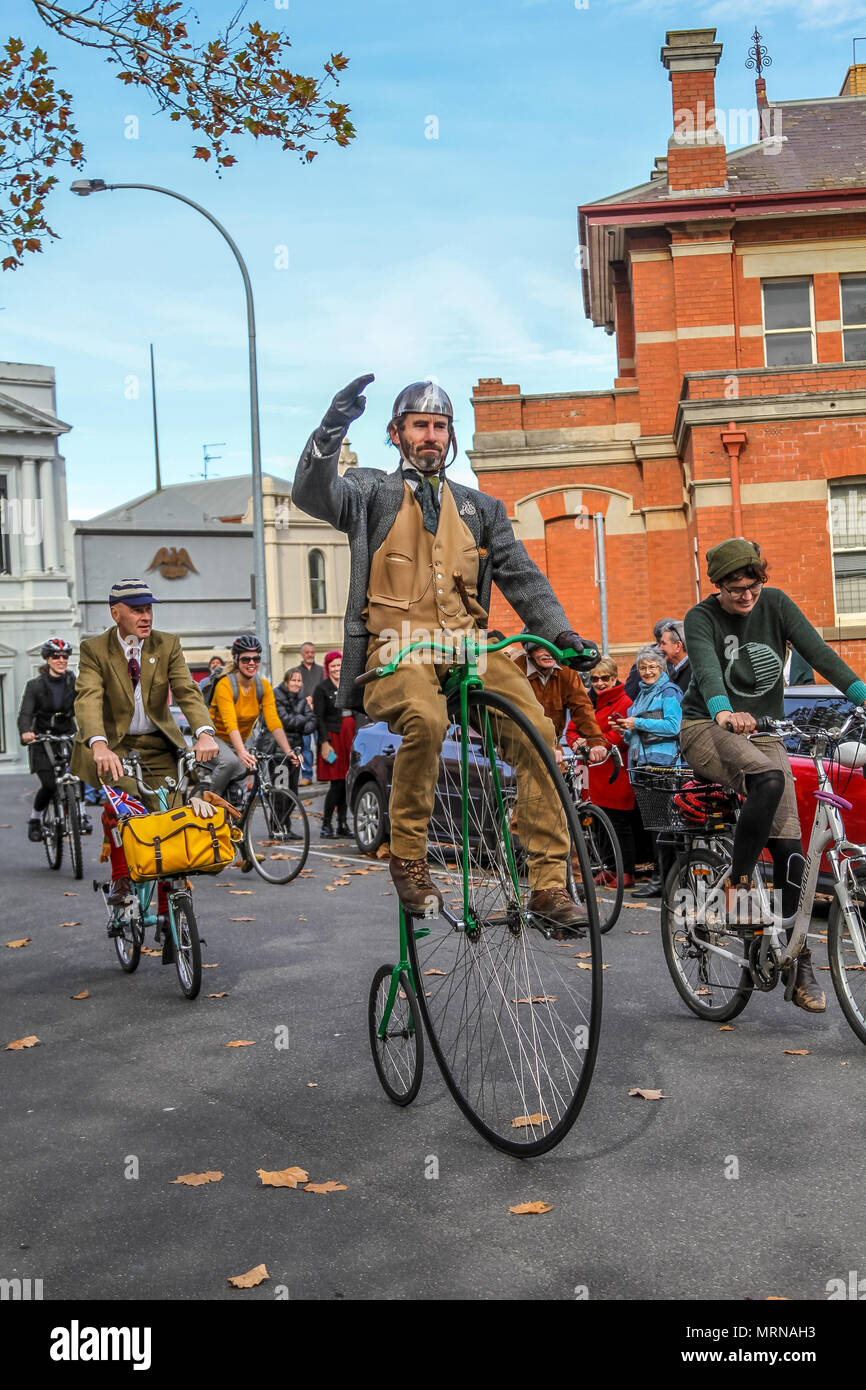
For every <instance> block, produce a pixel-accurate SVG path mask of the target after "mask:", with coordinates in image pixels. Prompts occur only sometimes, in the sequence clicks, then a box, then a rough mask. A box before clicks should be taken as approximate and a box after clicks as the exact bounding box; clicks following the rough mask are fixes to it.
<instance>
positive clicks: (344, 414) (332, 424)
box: [317, 372, 375, 435]
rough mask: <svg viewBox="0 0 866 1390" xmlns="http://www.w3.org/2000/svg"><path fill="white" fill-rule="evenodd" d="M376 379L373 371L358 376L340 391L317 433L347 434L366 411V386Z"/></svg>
mask: <svg viewBox="0 0 866 1390" xmlns="http://www.w3.org/2000/svg"><path fill="white" fill-rule="evenodd" d="M371 381H375V377H374V375H373V373H372V372H370V373H369V374H368V375H367V376H357V377H355V380H354V381H350V382H349V385H348V386H344V387H343V389H342V391H338V392H337V394H336V396H335V397H334V399H333V400H332V401H331V404H330V405H329V406H328V409H327V410H326V411H325V414H324V416H323V418H322V423H321V424H320V426H319V429H318V431H317V433H320V434H323V435H335V434H345V433H346V430H347V429H348V428H349V426H350V425H351V423H352V421H353V420H357V419H358V417H359V416H360V415H363V413H364V407H365V405H366V404H367V401H366V399H365V397H364V395H363V394H362V393H363V391H364V388H365V387H366V386H369V385H370V382H371Z"/></svg>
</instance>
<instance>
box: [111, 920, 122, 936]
mask: <svg viewBox="0 0 866 1390" xmlns="http://www.w3.org/2000/svg"><path fill="white" fill-rule="evenodd" d="M108 935H109V937H112V938H113V937H115V936H123V927H122V926H120V924H119V923H118V922H110V923H109V926H108Z"/></svg>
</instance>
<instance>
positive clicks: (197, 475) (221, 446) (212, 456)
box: [189, 439, 225, 480]
mask: <svg viewBox="0 0 866 1390" xmlns="http://www.w3.org/2000/svg"><path fill="white" fill-rule="evenodd" d="M224 448H225V440H224V439H221V440H219V441H218V442H217V443H216V444H202V446H201V451H202V453H203V454H204V468H203V470H202V472H201V473H190V475H189V476H190V477H191V478H204V479H205V480H207V476H208V473H207V466H208V464H209V463H213V461H214V459H221V458H222V454H209V453H208V449H224ZM214 477H215V478H218V477H219V473H215V474H214Z"/></svg>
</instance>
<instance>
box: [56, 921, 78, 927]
mask: <svg viewBox="0 0 866 1390" xmlns="http://www.w3.org/2000/svg"><path fill="white" fill-rule="evenodd" d="M60 925H61V927H80V926H81V923H80V922H61V923H60Z"/></svg>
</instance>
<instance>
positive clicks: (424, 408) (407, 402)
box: [390, 377, 457, 460]
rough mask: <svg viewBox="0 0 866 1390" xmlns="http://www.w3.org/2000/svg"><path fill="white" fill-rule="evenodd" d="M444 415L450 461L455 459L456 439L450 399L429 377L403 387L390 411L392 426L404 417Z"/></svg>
mask: <svg viewBox="0 0 866 1390" xmlns="http://www.w3.org/2000/svg"><path fill="white" fill-rule="evenodd" d="M409 414H415V415H444V416H446V417H447V420H448V433H449V434H450V436H451V447H452V449H453V451H454V452H453V454H452V460H453V459H455V458H456V457H457V438H456V436H455V434H454V407H453V405H452V404H451V398H450V396H449V395H448V393H447V392H446V391H443V390H442V387H441V386H440V385H439V384H438V382H435V381H432V380H431V379H430V377H428V378H427V379H426V381H413V382H412V383H411V384H410V385H409V386H404V387H403V390H402V391H401V392H400V394H399V396H398V397H397V399H396V400H395V402H394V408H393V410H392V411H391V421H390V423H391V424H392V425H399V422H400V419H401V417H402V416H404V415H409Z"/></svg>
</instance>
